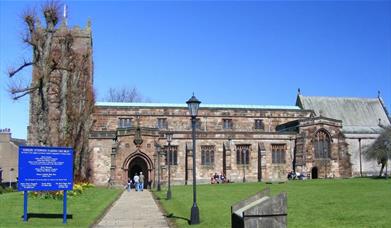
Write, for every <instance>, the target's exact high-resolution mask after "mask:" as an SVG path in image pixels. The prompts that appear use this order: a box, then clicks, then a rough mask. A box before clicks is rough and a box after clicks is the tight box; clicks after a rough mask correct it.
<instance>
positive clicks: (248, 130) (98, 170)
mask: <svg viewBox="0 0 391 228" xmlns="http://www.w3.org/2000/svg"><path fill="white" fill-rule="evenodd" d="M309 115H310V112H309V111H303V110H262V109H258V110H257V109H255V110H241V109H218V108H216V109H201V110H200V111H199V119H200V121H201V127H200V128H199V129H198V130H197V143H196V166H197V172H196V175H197V176H196V178H197V182H200V183H209V182H210V178H211V176H212V175H213V174H214V173H223V172H225V174H226V177H227V178H228V179H229V180H230V181H235V182H237V181H242V179H243V176H244V173H245V177H246V180H248V181H257V180H260V179H262V180H263V181H273V180H276V181H277V180H284V179H286V174H287V173H288V172H289V171H290V170H291V169H292V159H293V150H294V137H295V133H292V132H288V133H278V132H276V130H275V128H276V126H277V125H279V124H282V123H285V122H289V121H292V120H297V119H298V118H299V119H300V118H305V117H308V116H309ZM93 118H94V119H95V125H94V127H93V129H94V131H93V132H92V134H91V139H90V141H91V143H90V145H91V148H92V149H93V152H92V158H91V163H92V170H93V173H94V174H93V176H94V178H93V179H94V182H95V183H97V184H105V183H107V181H108V179H109V178H110V176H111V178H112V179H113V180H114V181H115V183H117V184H123V183H125V182H126V180H127V178H128V168H129V167H127V166H128V165H129V164H130V163H131V162H132V159H133V158H134V157H137V156H139V157H143V156H144V157H143V159H145V155H146V156H147V157H148V158H147V159H146V160H149V161H150V163H152V165H149V164H148V169H149V173H148V176H149V177H150V180H152V181H155V182H156V179H157V177H156V176H157V170H156V168H157V159H156V148H155V145H156V144H159V145H161V146H162V147H163V146H165V145H167V141H166V139H165V133H167V132H168V131H170V132H172V133H173V134H174V135H173V140H172V142H171V145H172V146H177V148H178V151H177V152H178V155H177V156H178V158H177V160H178V164H177V165H172V166H171V180H172V183H173V184H185V183H186V180H187V183H189V184H191V183H192V169H191V167H192V157H191V154H192V151H191V149H192V138H191V123H190V118H189V116H188V111H187V109H186V108H159V107H153V108H145V107H131V108H129V107H128V108H124V107H97V109H96V112H95V114H94V116H93ZM119 118H131V119H132V126H131V127H129V128H126V129H120V128H119V125H118V124H119ZM157 118H166V119H167V128H166V129H158V128H157ZM223 119H232V121H233V127H232V129H224V127H223ZM256 119H262V120H263V123H264V129H255V120H256ZM138 126H140V129H141V137H142V139H143V143H142V144H141V145H139V146H137V145H135V143H134V139H135V135H136V128H137V127H138ZM113 140H116V143H117V145H118V147H117V148H116V154H115V158H114V161H113V162H114V163H115V164H114V166H111V169H112V171H110V164H111V162H110V159H113V158H112V157H113V156H112V155H110V154H111V152H112V144H113ZM260 144H262V146H261V147H260ZM272 144H284V145H286V159H285V163H284V164H273V163H272V153H271V147H272ZM205 145H209V146H211V145H213V146H214V147H215V152H214V161H215V162H214V164H213V165H202V164H201V147H202V146H205ZM237 145H249V149H250V159H249V164H248V165H245V166H244V167H243V165H241V164H237V162H236V146H237ZM186 149H187V150H186ZM224 154H225V164H226V165H225V167H224V166H223V159H224V156H223V155H224ZM186 155H187V156H186ZM96 159H98V160H99V161H95V160H96ZM186 161H187V165H188V169H187V170H186ZM147 163H148V162H147ZM259 165H261V167H259ZM160 167H161V181H162V183H163V184H165V183H166V182H167V176H168V169H167V168H168V167H167V166H166V164H165V161H164V157H162V159H161V164H160ZM243 168H245V171H244V172H243ZM260 170H261V172H262V173H260V172H259V171H260ZM186 172H187V175H186ZM186 176H187V179H186Z"/></svg>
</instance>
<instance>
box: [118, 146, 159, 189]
mask: <svg viewBox="0 0 391 228" xmlns="http://www.w3.org/2000/svg"><path fill="white" fill-rule="evenodd" d="M122 169H123V170H124V171H125V172H126V174H125V175H124V176H126V178H131V179H132V178H133V177H134V175H135V174H136V173H137V174H140V172H143V174H144V176H145V187H147V183H148V181H151V180H153V172H152V170H153V169H154V167H153V162H152V160H151V158H150V157H149V156H148V155H146V154H145V153H144V152H142V151H140V150H137V151H135V152H133V153H131V154H130V155H129V156H128V157H127V158H126V159H125V161H124V163H123V165H122Z"/></svg>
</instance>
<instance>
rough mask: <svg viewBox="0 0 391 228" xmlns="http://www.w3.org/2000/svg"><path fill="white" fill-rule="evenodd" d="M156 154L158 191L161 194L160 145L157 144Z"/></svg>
mask: <svg viewBox="0 0 391 228" xmlns="http://www.w3.org/2000/svg"><path fill="white" fill-rule="evenodd" d="M155 146H156V154H157V191H158V192H160V190H161V188H160V145H159V144H157V143H156V145H155Z"/></svg>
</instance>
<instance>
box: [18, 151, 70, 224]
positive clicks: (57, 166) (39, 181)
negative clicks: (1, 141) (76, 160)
mask: <svg viewBox="0 0 391 228" xmlns="http://www.w3.org/2000/svg"><path fill="white" fill-rule="evenodd" d="M18 190H19V191H24V207H23V221H27V219H28V216H27V211H28V207H27V205H28V204H27V203H28V202H27V199H28V191H61V190H63V191H64V197H63V200H64V201H63V223H66V222H67V190H73V149H72V148H64V147H35V146H20V147H19V178H18Z"/></svg>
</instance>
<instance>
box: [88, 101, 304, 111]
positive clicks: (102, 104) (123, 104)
mask: <svg viewBox="0 0 391 228" xmlns="http://www.w3.org/2000/svg"><path fill="white" fill-rule="evenodd" d="M95 106H98V107H99V106H100V107H154V108H187V104H186V103H185V102H184V103H183V104H174V103H127V102H96V104H95ZM200 108H223V109H277V110H280V109H282V110H285V109H288V110H300V107H298V106H289V105H235V104H202V103H201V104H200Z"/></svg>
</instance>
